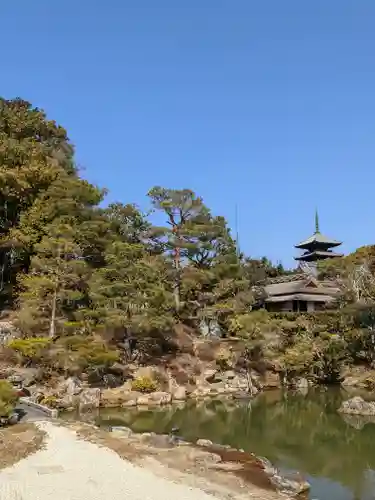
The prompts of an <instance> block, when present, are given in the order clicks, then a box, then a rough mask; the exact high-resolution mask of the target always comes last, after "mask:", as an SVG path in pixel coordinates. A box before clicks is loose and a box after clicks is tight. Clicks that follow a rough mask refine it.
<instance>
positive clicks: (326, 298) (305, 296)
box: [265, 293, 335, 303]
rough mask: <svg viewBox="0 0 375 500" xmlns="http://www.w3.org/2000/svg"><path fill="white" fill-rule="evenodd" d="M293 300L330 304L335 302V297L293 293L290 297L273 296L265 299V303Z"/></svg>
mask: <svg viewBox="0 0 375 500" xmlns="http://www.w3.org/2000/svg"><path fill="white" fill-rule="evenodd" d="M294 300H301V301H305V302H325V303H326V302H332V301H333V300H335V297H333V296H332V295H322V294H320V295H313V294H307V293H294V294H291V295H274V296H271V297H267V298H266V300H265V301H266V302H267V303H275V302H290V301H294Z"/></svg>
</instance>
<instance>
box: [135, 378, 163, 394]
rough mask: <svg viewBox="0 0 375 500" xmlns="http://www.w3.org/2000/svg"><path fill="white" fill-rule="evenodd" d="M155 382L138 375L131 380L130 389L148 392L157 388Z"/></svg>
mask: <svg viewBox="0 0 375 500" xmlns="http://www.w3.org/2000/svg"><path fill="white" fill-rule="evenodd" d="M157 388H158V387H157V383H156V382H155V380H152V378H150V377H138V378H136V379H134V380H133V381H132V390H133V391H136V392H142V393H144V394H148V393H150V392H155V391H156V390H157Z"/></svg>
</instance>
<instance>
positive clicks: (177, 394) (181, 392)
mask: <svg viewBox="0 0 375 500" xmlns="http://www.w3.org/2000/svg"><path fill="white" fill-rule="evenodd" d="M186 392H187V391H186V387H184V386H183V385H179V386H178V387H176V388H175V389H173V393H172V399H173V400H175V401H185V399H186V398H187V394H186Z"/></svg>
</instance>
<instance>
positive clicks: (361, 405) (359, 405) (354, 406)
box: [338, 396, 375, 415]
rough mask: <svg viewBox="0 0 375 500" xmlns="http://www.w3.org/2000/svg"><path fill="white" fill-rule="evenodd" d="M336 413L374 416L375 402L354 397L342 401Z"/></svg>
mask: <svg viewBox="0 0 375 500" xmlns="http://www.w3.org/2000/svg"><path fill="white" fill-rule="evenodd" d="M338 411H339V412H341V413H347V414H351V415H375V401H365V400H364V399H362V398H361V397H360V396H356V397H354V398H351V399H348V400H347V401H344V402H343V403H342V404H341V406H340V408H339V410H338Z"/></svg>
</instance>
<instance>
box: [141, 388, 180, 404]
mask: <svg viewBox="0 0 375 500" xmlns="http://www.w3.org/2000/svg"><path fill="white" fill-rule="evenodd" d="M171 401H172V396H171V395H170V394H169V392H162V391H157V392H151V393H150V394H144V395H142V396H140V397H139V398H138V399H137V405H140V406H142V405H143V406H147V405H155V406H160V405H166V404H169V403H170V402H171Z"/></svg>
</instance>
